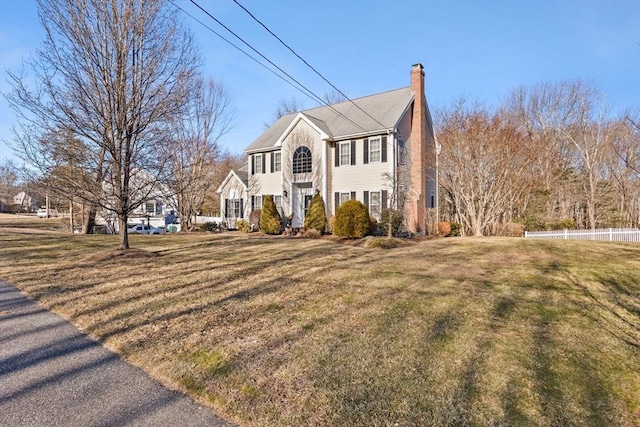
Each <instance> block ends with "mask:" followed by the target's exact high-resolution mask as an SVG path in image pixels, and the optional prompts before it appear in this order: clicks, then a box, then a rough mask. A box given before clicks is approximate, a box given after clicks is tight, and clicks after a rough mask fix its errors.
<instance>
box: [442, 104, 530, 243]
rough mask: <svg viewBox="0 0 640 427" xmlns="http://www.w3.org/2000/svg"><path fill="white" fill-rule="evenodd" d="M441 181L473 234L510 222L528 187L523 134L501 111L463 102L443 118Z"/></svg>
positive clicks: (466, 229) (459, 217) (456, 212)
mask: <svg viewBox="0 0 640 427" xmlns="http://www.w3.org/2000/svg"><path fill="white" fill-rule="evenodd" d="M438 119H439V122H440V125H439V128H440V129H439V133H438V135H439V136H438V139H439V141H440V142H441V144H442V151H441V154H440V168H441V169H440V170H441V173H440V175H439V178H440V185H441V186H442V187H443V189H444V190H445V194H446V195H448V197H449V203H450V209H451V210H452V211H453V215H454V216H455V217H456V218H457V220H458V222H460V223H461V224H462V225H463V229H462V231H463V232H464V233H466V232H469V233H471V234H473V235H475V236H482V235H484V234H488V233H489V232H490V228H491V227H492V226H494V225H495V224H496V223H498V222H505V221H509V220H510V216H511V214H512V211H513V209H514V207H515V204H516V202H517V201H518V200H519V199H520V198H521V196H522V195H523V194H525V193H526V192H527V191H528V189H529V186H530V179H529V172H528V171H529V169H530V167H531V157H532V156H531V153H530V151H529V147H528V145H527V144H525V141H524V134H523V133H522V132H520V131H519V129H518V127H517V126H516V125H515V124H513V123H511V122H510V121H508V120H506V119H505V118H504V117H503V116H502V115H500V114H490V113H489V112H488V111H487V110H486V109H485V108H484V107H482V106H479V105H474V106H471V107H469V106H467V104H466V103H465V102H464V101H460V102H459V103H458V104H457V105H455V107H453V108H452V109H451V110H449V111H444V112H442V113H441V114H440V115H439V117H438Z"/></svg>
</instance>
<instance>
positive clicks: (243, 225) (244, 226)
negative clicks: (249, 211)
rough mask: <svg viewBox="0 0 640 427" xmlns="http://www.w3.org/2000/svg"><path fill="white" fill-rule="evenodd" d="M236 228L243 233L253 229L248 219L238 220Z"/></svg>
mask: <svg viewBox="0 0 640 427" xmlns="http://www.w3.org/2000/svg"><path fill="white" fill-rule="evenodd" d="M236 228H237V229H238V230H240V231H242V232H243V233H248V232H250V231H251V224H249V221H247V220H244V219H239V220H237V221H236Z"/></svg>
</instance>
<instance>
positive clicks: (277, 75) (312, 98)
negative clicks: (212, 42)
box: [169, 0, 316, 101]
mask: <svg viewBox="0 0 640 427" xmlns="http://www.w3.org/2000/svg"><path fill="white" fill-rule="evenodd" d="M169 3H171V4H172V5H174V6H175V7H176V8H177V9H179V10H180V11H181V12H182V13H184V14H185V15H187V16H189V17H190V18H191V19H193V20H194V21H196V22H197V23H199V24H200V25H202V26H203V27H204V28H206V29H207V30H209V31H211V32H212V33H213V34H215V35H216V36H218V37H220V38H221V39H222V40H224V41H225V42H227V43H229V44H230V45H231V46H233V47H235V48H236V49H237V50H239V51H240V52H242V53H244V54H245V55H246V56H248V57H249V58H250V59H252V60H253V61H255V62H256V63H258V65H261V66H262V67H263V68H265V69H266V70H267V71H269V72H271V73H272V74H273V75H275V76H276V77H278V78H279V79H281V80H282V81H284V82H285V83H287V84H288V85H290V86H291V87H293V88H294V89H296V90H299V91H300V92H302V93H303V94H304V95H306V96H307V97H309V99H311V100H312V101H316V99H315V98H314V97H313V96H312V95H310V94H308V93H307V92H305V90H304V89H306V88H304V89H303V88H299V87H297V86H296V85H294V84H293V83H292V82H290V81H289V80H287V79H285V78H284V77H282V76H281V75H280V74H278V73H276V72H275V71H273V70H272V69H271V68H269V67H267V66H266V65H265V64H263V63H262V62H260V61H259V60H257V59H256V58H254V57H253V56H251V54H249V53H248V52H246V51H245V50H243V49H242V48H241V47H239V46H237V45H236V44H234V43H233V42H232V41H231V40H229V39H227V38H226V37H224V36H223V35H222V34H220V33H218V32H217V31H216V30H214V29H213V28H211V27H209V26H208V25H207V24H205V23H204V22H202V21H201V20H199V19H198V18H196V17H195V16H193V15H192V14H190V13H189V12H187V11H186V10H184V9H183V8H181V7H180V6H178V5H177V4H175V3H174V2H173V0H169Z"/></svg>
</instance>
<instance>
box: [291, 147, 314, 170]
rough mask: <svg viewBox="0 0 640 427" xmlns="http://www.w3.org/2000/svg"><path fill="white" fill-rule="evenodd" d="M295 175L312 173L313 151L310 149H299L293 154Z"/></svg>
mask: <svg viewBox="0 0 640 427" xmlns="http://www.w3.org/2000/svg"><path fill="white" fill-rule="evenodd" d="M292 166H293V168H292V169H293V173H309V172H311V151H310V150H309V148H307V147H305V146H302V147H298V149H296V151H295V152H294V153H293V165H292Z"/></svg>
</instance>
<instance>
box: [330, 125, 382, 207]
mask: <svg viewBox="0 0 640 427" xmlns="http://www.w3.org/2000/svg"><path fill="white" fill-rule="evenodd" d="M376 136H380V137H386V139H387V141H386V146H387V159H386V160H387V161H386V162H382V161H378V162H371V161H369V163H367V164H364V140H365V138H359V139H356V140H355V152H356V155H355V165H340V166H338V167H336V166H335V155H336V150H337V149H338V146H339V144H340V143H341V142H350V141H351V140H349V141H339V142H337V143H336V144H335V145H333V147H332V148H331V150H330V151H331V153H330V156H329V157H330V158H329V159H328V161H327V163H328V167H329V169H331V174H330V175H331V181H330V185H329V194H328V197H327V198H328V206H329V211H330V212H331V214H332V215H334V214H335V202H334V201H335V193H336V192H355V198H356V200H359V201H361V202H364V200H363V197H364V192H365V191H381V190H386V191H388V192H389V193H390V192H391V190H392V188H391V186H390V184H391V183H390V182H389V180H388V179H387V178H385V177H384V176H383V174H385V173H388V174H393V172H394V162H395V157H394V148H393V147H394V144H395V141H394V138H393V135H386V134H384V135H374V136H373V137H376ZM369 138H372V137H367V139H369Z"/></svg>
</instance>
